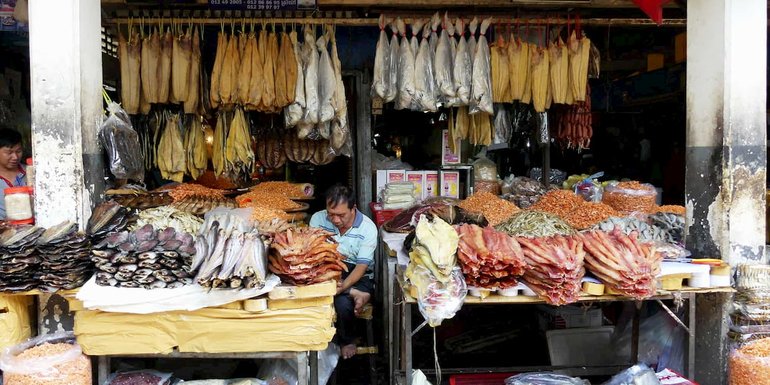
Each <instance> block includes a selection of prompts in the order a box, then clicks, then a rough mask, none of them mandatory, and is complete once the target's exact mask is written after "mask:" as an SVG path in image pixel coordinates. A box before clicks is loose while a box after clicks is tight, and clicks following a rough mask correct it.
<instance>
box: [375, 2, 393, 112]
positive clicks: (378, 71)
mask: <svg viewBox="0 0 770 385" xmlns="http://www.w3.org/2000/svg"><path fill="white" fill-rule="evenodd" d="M387 24H388V21H387V20H386V19H385V15H380V20H379V26H380V38H379V40H377V49H376V54H375V56H374V71H373V74H374V79H373V80H372V96H377V97H380V98H381V99H383V100H385V98H387V96H388V84H390V43H389V42H388V36H387V35H386V34H385V26H386V25H387Z"/></svg>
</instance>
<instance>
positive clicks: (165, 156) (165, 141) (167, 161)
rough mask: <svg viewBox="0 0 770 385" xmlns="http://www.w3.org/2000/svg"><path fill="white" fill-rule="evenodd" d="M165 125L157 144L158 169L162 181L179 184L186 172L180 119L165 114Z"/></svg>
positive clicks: (177, 116) (176, 116) (175, 115)
mask: <svg viewBox="0 0 770 385" xmlns="http://www.w3.org/2000/svg"><path fill="white" fill-rule="evenodd" d="M165 121H166V125H165V128H164V129H163V134H162V135H161V137H160V142H158V155H157V160H158V169H159V170H160V173H161V176H162V177H163V179H168V180H171V181H174V182H179V183H181V182H182V180H183V178H184V174H185V173H186V172H187V157H186V156H185V147H184V141H183V139H182V138H183V135H182V133H181V132H180V131H182V123H181V118H180V117H179V115H177V114H171V113H166V118H165Z"/></svg>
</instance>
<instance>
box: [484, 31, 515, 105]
mask: <svg viewBox="0 0 770 385" xmlns="http://www.w3.org/2000/svg"><path fill="white" fill-rule="evenodd" d="M490 68H491V70H492V71H491V72H492V74H491V75H492V101H493V102H494V103H510V102H511V101H512V100H513V98H512V97H511V79H510V76H511V73H510V67H509V64H508V43H506V41H505V40H504V39H503V34H502V33H499V34H498V37H497V41H495V43H494V44H493V45H492V47H491V48H490Z"/></svg>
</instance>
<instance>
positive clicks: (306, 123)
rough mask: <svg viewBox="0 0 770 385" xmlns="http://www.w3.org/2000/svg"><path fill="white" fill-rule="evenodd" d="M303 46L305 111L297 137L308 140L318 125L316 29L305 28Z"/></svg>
mask: <svg viewBox="0 0 770 385" xmlns="http://www.w3.org/2000/svg"><path fill="white" fill-rule="evenodd" d="M304 38H305V42H304V43H303V45H302V63H303V64H302V65H303V69H304V73H305V111H304V113H303V117H302V119H301V120H300V122H299V124H298V126H297V127H298V129H297V137H298V138H299V139H307V138H308V137H309V136H310V135H311V134H312V133H313V130H315V126H316V125H317V124H318V114H319V99H318V61H319V57H318V56H319V55H318V50H317V49H316V47H315V41H316V39H315V29H314V27H312V26H305V31H304Z"/></svg>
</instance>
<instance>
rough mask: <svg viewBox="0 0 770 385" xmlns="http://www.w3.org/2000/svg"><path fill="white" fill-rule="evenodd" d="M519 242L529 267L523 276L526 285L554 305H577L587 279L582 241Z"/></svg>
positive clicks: (559, 238) (561, 238) (560, 238)
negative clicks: (584, 279)
mask: <svg viewBox="0 0 770 385" xmlns="http://www.w3.org/2000/svg"><path fill="white" fill-rule="evenodd" d="M516 240H517V241H518V242H519V244H520V245H521V248H522V251H523V253H524V260H525V261H526V262H527V265H529V267H530V269H528V270H527V271H526V272H525V273H524V276H523V279H524V282H525V283H526V285H527V286H529V288H530V289H532V290H533V291H534V292H535V293H537V294H538V295H539V296H540V297H542V298H543V299H544V300H545V301H546V302H547V303H549V304H551V305H566V304H568V303H573V302H577V300H578V299H579V297H580V290H581V288H582V283H581V280H582V279H583V276H584V275H585V268H584V266H583V259H584V258H585V255H586V253H585V251H584V250H583V241H582V239H581V238H580V237H577V236H562V235H556V236H553V237H547V238H525V237H518V238H516Z"/></svg>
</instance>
